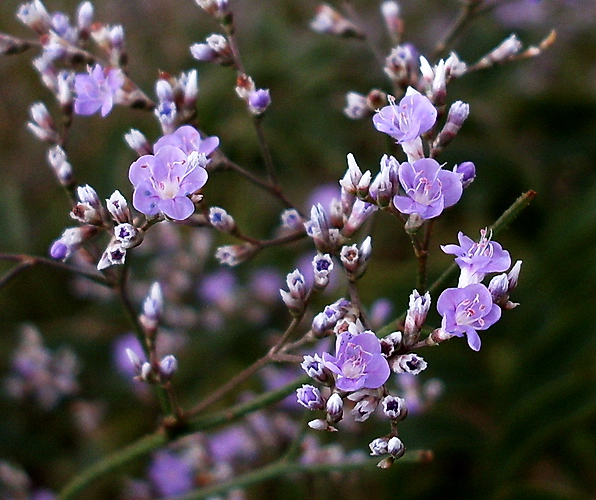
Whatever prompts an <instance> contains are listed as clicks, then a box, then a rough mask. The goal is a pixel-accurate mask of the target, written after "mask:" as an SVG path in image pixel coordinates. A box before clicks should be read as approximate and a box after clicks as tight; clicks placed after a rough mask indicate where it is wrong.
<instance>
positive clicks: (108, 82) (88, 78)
mask: <svg viewBox="0 0 596 500" xmlns="http://www.w3.org/2000/svg"><path fill="white" fill-rule="evenodd" d="M88 73H89V74H87V75H84V74H79V75H76V76H75V83H74V86H75V92H76V94H77V96H76V98H75V103H74V111H75V113H77V114H79V115H92V114H93V113H95V112H97V111H101V116H106V115H107V114H108V113H109V112H110V111H111V110H112V107H113V106H114V103H115V101H116V98H117V95H118V94H119V91H120V89H121V88H122V85H124V74H123V73H122V71H121V70H119V69H116V68H106V69H104V68H102V67H101V65H99V64H96V65H95V66H93V68H91V67H89V68H88Z"/></svg>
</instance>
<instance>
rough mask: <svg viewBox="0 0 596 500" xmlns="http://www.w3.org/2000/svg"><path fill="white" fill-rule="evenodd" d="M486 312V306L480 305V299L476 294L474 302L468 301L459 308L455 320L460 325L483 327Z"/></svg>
mask: <svg viewBox="0 0 596 500" xmlns="http://www.w3.org/2000/svg"><path fill="white" fill-rule="evenodd" d="M485 310H486V306H485V305H484V304H481V303H480V297H479V296H478V294H476V296H475V297H474V298H473V299H472V300H470V299H466V300H464V301H462V303H461V304H459V305H458V306H457V310H456V313H455V320H456V322H457V324H458V325H472V324H476V325H480V326H482V325H484V320H483V319H482V316H484V311H485Z"/></svg>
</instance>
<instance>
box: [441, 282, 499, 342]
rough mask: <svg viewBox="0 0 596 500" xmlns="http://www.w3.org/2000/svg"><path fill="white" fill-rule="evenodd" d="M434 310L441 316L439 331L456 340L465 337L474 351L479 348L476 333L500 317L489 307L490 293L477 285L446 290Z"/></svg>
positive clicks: (496, 307) (494, 307) (478, 339)
mask: <svg viewBox="0 0 596 500" xmlns="http://www.w3.org/2000/svg"><path fill="white" fill-rule="evenodd" d="M437 311H439V314H440V315H441V316H443V321H442V323H441V328H442V329H443V330H444V331H445V332H447V333H448V334H450V335H455V336H456V337H463V335H464V334H465V335H466V337H467V338H468V345H469V346H470V348H472V349H473V350H474V351H478V350H479V349H480V337H479V336H478V333H477V332H476V330H486V329H487V328H489V327H490V326H492V325H493V324H495V323H496V322H497V321H498V320H499V318H500V317H501V308H500V307H499V306H498V305H496V304H493V300H492V297H491V294H490V292H489V291H488V289H487V288H486V287H485V286H484V285H482V284H480V283H474V284H471V285H468V286H466V287H465V288H447V289H446V290H444V291H443V293H442V294H441V295H440V296H439V300H438V301H437Z"/></svg>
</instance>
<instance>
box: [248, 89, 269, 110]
mask: <svg viewBox="0 0 596 500" xmlns="http://www.w3.org/2000/svg"><path fill="white" fill-rule="evenodd" d="M247 102H248V109H249V110H250V112H251V113H252V114H253V115H261V114H263V113H264V112H265V110H266V109H267V108H268V107H269V105H270V104H271V96H270V95H269V89H257V90H253V91H252V92H249V94H248V100H247Z"/></svg>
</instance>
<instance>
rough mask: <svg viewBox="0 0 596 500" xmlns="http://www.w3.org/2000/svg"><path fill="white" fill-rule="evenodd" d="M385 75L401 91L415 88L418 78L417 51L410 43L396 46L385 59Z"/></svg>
mask: <svg viewBox="0 0 596 500" xmlns="http://www.w3.org/2000/svg"><path fill="white" fill-rule="evenodd" d="M384 71H385V74H386V75H387V76H388V77H389V78H390V79H391V81H392V82H393V83H394V84H395V85H396V86H398V87H400V88H402V89H403V90H405V89H407V88H408V87H416V84H417V83H418V78H419V67H418V51H417V50H416V47H414V45H412V44H411V43H404V44H402V45H397V46H395V47H394V48H393V49H391V52H390V53H389V55H388V56H387V58H386V59H385V67H384Z"/></svg>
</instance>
